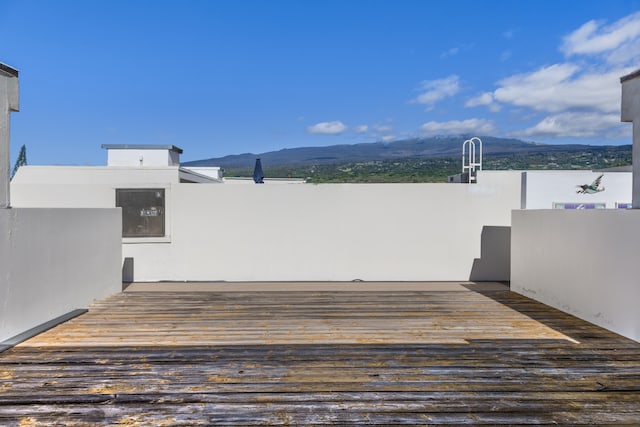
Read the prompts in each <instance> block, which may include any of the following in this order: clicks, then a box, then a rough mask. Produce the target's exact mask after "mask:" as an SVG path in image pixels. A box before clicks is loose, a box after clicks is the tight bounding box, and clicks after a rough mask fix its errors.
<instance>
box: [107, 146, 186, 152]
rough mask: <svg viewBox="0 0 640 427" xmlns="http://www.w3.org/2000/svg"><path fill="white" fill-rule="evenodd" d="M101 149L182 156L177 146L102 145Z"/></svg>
mask: <svg viewBox="0 0 640 427" xmlns="http://www.w3.org/2000/svg"><path fill="white" fill-rule="evenodd" d="M100 147H102V148H104V149H105V150H169V151H175V152H176V153H178V154H182V148H180V147H176V146H175V145H157V144H102V145H101V146H100Z"/></svg>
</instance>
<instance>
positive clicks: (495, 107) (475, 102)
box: [464, 92, 500, 113]
mask: <svg viewBox="0 0 640 427" xmlns="http://www.w3.org/2000/svg"><path fill="white" fill-rule="evenodd" d="M483 105H484V106H486V107H488V108H489V111H491V112H493V113H497V112H498V111H500V105H499V104H497V103H496V102H495V100H494V98H493V93H491V92H484V93H481V94H480V95H478V96H476V97H474V98H470V99H468V100H467V102H465V103H464V106H465V107H467V108H472V107H479V106H483Z"/></svg>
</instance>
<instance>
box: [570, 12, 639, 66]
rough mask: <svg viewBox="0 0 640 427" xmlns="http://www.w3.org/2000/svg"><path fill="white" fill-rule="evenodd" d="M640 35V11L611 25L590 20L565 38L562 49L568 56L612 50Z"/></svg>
mask: <svg viewBox="0 0 640 427" xmlns="http://www.w3.org/2000/svg"><path fill="white" fill-rule="evenodd" d="M639 37H640V12H636V13H633V14H631V15H628V16H626V17H624V18H622V19H620V20H618V21H616V22H614V23H613V24H611V25H606V26H604V25H602V23H601V22H598V21H589V22H587V23H585V24H584V25H582V26H581V27H580V28H578V29H577V30H575V31H574V32H572V33H571V34H569V35H568V36H566V37H565V38H564V41H563V44H562V47H561V50H562V51H563V52H564V53H565V55H567V56H571V55H578V54H583V55H595V54H599V53H604V52H608V51H612V50H615V49H618V48H620V47H621V46H624V44H626V43H628V42H632V41H634V40H636V39H638V38H639Z"/></svg>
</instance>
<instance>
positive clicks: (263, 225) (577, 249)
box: [0, 71, 640, 425]
mask: <svg viewBox="0 0 640 427" xmlns="http://www.w3.org/2000/svg"><path fill="white" fill-rule="evenodd" d="M3 72H4V73H5V74H7V73H6V71H3ZM636 74H637V73H634V74H633V75H631V77H629V76H627V77H629V78H626V79H625V80H623V116H622V117H623V119H624V120H633V121H634V155H635V154H636V149H637V147H638V144H637V137H638V132H635V131H637V126H636V124H637V122H638V121H640V119H639V117H638V116H639V115H640V110H639V109H637V108H636V106H637V105H638V104H637V103H638V99H639V98H638V96H640V93H639V92H637V91H636V89H637V86H636V85H635V84H632V85H629V83H634V82H637V81H638V80H637V79H636V78H635V77H633V76H635V75H636ZM16 76H17V74H16ZM3 77H6V78H9V79H11V78H17V77H15V76H12V75H11V73H9V75H5V76H2V75H0V81H2V80H1V78H3ZM5 83H6V81H5ZM16 83H17V82H16ZM0 87H1V86H0ZM12 87H15V88H17V85H15V86H12ZM12 90H13V89H12ZM14 92H15V94H16V96H17V89H16V91H14ZM14 92H11V91H5V92H4V95H11V94H13V93H14ZM0 95H3V93H0ZM11 96H13V95H11ZM634 97H635V98H634ZM5 98H7V96H5ZM5 98H2V96H0V99H5ZM9 98H10V96H9ZM9 104H10V103H9ZM13 105H14V107H13V108H14V110H15V109H16V108H17V106H16V105H15V104H13ZM11 108H12V107H11V106H9V107H7V109H6V116H7V117H8V112H9V111H11ZM0 116H1V115H0ZM7 123H8V121H7ZM0 131H2V132H4V135H5V136H6V141H7V144H6V145H7V146H8V129H0ZM2 141H3V140H0V142H2ZM162 147H163V148H159V149H157V150H158V151H164V152H165V154H166V156H164V157H163V160H162V162H165V161H166V163H167V164H166V165H165V164H162V165H158V166H145V162H146V161H147V160H145V158H143V159H142V161H140V159H139V158H138V164H136V165H127V166H106V167H97V168H59V169H53V168H47V167H25V168H21V170H20V172H18V175H16V179H15V181H14V182H13V183H12V199H13V196H15V201H16V203H15V207H13V208H12V209H7V208H6V207H8V206H5V208H3V209H0V232H1V233H2V234H1V235H0V260H2V263H0V270H1V271H0V273H1V274H0V297H1V298H2V300H0V304H1V305H0V307H1V308H2V309H1V310H0V424H4V425H25V424H27V425H30V424H66V425H73V424H76V425H89V424H90V425H96V424H98V425H99V424H102V425H114V424H134V425H157V424H166V423H172V424H184V425H193V424H216V425H219V424H231V425H238V424H240V425H242V424H247V423H250V422H254V423H255V422H262V423H264V424H269V423H271V424H273V423H280V424H321V423H342V424H363V423H369V424H371V423H378V424H386V425H388V424H402V423H414V424H432V423H454V424H463V423H478V422H482V423H485V424H490V425H500V424H506V425H514V424H531V423H535V424H586V425H595V424H608V425H611V424H617V423H619V424H633V423H635V422H637V420H638V419H640V400H639V399H638V393H639V392H640V385H639V384H640V383H639V381H638V379H639V378H640V370H639V367H638V364H637V361H638V360H640V312H639V311H638V310H637V301H640V286H638V283H640V282H639V280H638V278H639V277H640V266H639V263H638V259H637V254H638V253H640V226H639V225H640V210H639V209H602V210H596V209H594V210H575V209H572V210H566V209H562V210H559V209H555V210H553V209H549V207H548V202H549V201H550V200H553V199H551V197H553V198H554V199H555V198H556V197H566V196H567V194H569V193H568V192H569V191H571V193H570V195H571V196H572V197H580V198H586V199H585V200H592V201H593V202H594V203H596V200H599V202H597V203H604V204H605V207H607V204H610V203H611V202H612V201H613V202H614V203H617V202H616V200H617V196H615V197H614V198H612V199H611V200H609V199H605V197H609V196H608V195H609V194H611V193H610V189H611V188H612V187H610V186H609V183H608V182H613V180H611V181H605V180H606V179H608V177H609V173H608V172H607V173H606V175H605V176H604V178H602V177H600V176H599V175H601V173H594V172H580V173H581V174H584V175H573V176H571V177H569V178H567V177H566V176H565V177H564V178H563V179H562V180H555V181H553V183H555V184H558V183H561V187H562V189H560V190H558V192H557V193H553V195H552V196H551V195H550V194H552V193H551V191H547V192H546V193H547V194H546V195H547V198H546V199H540V200H538V199H535V198H530V197H528V196H529V195H530V193H528V190H529V189H530V188H537V189H544V188H545V187H546V186H547V184H548V183H549V181H548V180H547V177H546V176H542V175H540V176H536V174H535V173H532V172H531V173H530V172H524V173H523V172H515V173H514V172H510V171H507V172H487V171H482V172H478V173H481V174H482V175H481V176H480V178H481V179H479V180H478V183H477V184H474V185H446V184H444V185H439V184H415V185H414V184H397V185H393V184H387V185H384V184H371V185H325V186H322V185H313V186H307V185H304V186H289V187H287V186H262V185H252V186H225V185H192V184H186V183H185V182H184V181H183V178H182V175H181V172H180V171H181V169H180V167H179V166H178V165H175V164H173V165H171V164H169V163H170V162H173V161H174V160H172V158H171V155H172V154H171V153H175V154H179V153H177V150H179V149H177V147H174V146H162ZM5 148H7V147H5ZM120 149H123V150H127V149H129V148H122V146H120V148H114V150H120ZM138 149H139V148H130V150H132V151H129V152H128V153H124V154H131V153H133V152H134V151H135V150H138ZM143 150H144V149H143ZM150 150H151V151H154V150H156V149H150ZM149 153H150V151H144V152H143V153H142V155H143V156H148V154H149ZM121 154H122V153H121ZM137 155H138V156H139V155H140V154H139V153H138V154H137ZM154 161H155V160H154ZM638 172H639V171H638V169H637V165H636V164H635V162H634V175H635V176H634V185H635V182H636V181H635V180H636V179H637V177H638ZM191 173H192V174H195V175H200V174H197V173H195V172H193V171H192V172H191ZM202 176H203V179H204V178H206V177H205V176H204V175H202ZM618 176H619V177H623V176H628V175H624V174H621V175H618ZM87 177H90V179H88V178H87ZM565 178H567V179H565ZM45 179H46V180H45ZM574 179H575V182H574ZM602 183H606V186H607V191H606V192H605V191H601V190H602V189H603V187H604V185H603V186H600V184H602ZM14 184H15V186H14ZM620 185H621V186H622V184H620ZM576 187H577V188H579V189H581V190H583V191H582V192H579V191H576ZM639 188H640V187H637V186H634V187H633V196H634V197H633V200H634V204H635V202H636V201H637V197H636V196H637V195H638V194H637V190H638V189H639ZM14 190H15V191H14ZM587 190H589V191H587ZM523 194H527V197H525V198H523ZM624 194H628V191H626V193H623V195H624ZM8 195H9V191H8V186H7V191H6V196H7V200H8ZM600 198H602V199H600ZM29 203H30V205H29V206H27V205H28V204H29ZM538 204H539V206H542V207H546V209H522V208H523V207H529V206H533V205H536V206H537V205H538ZM89 205H91V206H89ZM545 205H547V206H545ZM71 206H73V207H71ZM116 207H117V208H116ZM608 207H611V206H608ZM125 269H126V270H127V273H126V274H127V277H133V279H135V280H139V278H143V279H144V280H145V281H147V282H149V283H133V284H131V285H128V287H126V289H125V290H124V292H120V289H122V287H123V283H122V280H123V279H124V275H125V274H124V270H125ZM256 277H259V278H260V280H264V281H269V282H270V283H259V284H256V283H249V282H250V281H252V280H255V278H256ZM154 278H156V279H157V280H161V281H163V283H153V282H152V281H153V279H154ZM167 280H169V281H174V283H167V282H166V281H167ZM381 280H382V281H385V282H384V283H381ZM185 281H198V282H200V283H184V282H185ZM211 281H216V282H217V283H204V282H211ZM435 281H444V283H433V282H435ZM478 281H483V282H485V283H478ZM496 281H500V282H509V281H510V283H509V284H508V285H506V284H504V283H495V282H496ZM223 282H227V283H223ZM310 282H315V283H310ZM425 282H430V283H425ZM487 282H494V283H487ZM85 307H88V312H86V313H85V311H84V310H82V308H85ZM552 307H554V308H555V309H554V308H552ZM81 313H84V314H81ZM566 313H568V314H566ZM78 315H79V317H75V318H73V319H72V320H69V319H71V318H72V317H73V316H78ZM574 316H575V317H574ZM60 322H65V323H62V324H59V323H60ZM49 329H50V330H49ZM46 330H49V331H48V332H45V331H46ZM625 337H626V338H625Z"/></svg>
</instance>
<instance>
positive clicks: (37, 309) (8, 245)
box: [0, 208, 122, 341]
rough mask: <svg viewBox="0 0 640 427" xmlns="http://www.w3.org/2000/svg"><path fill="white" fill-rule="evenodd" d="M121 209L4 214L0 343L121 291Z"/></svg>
mask: <svg viewBox="0 0 640 427" xmlns="http://www.w3.org/2000/svg"><path fill="white" fill-rule="evenodd" d="M121 221H122V219H121V213H120V210H119V209H113V208H112V209H28V208H13V209H0V233H1V236H0V341H3V340H5V339H8V338H10V337H13V336H15V335H17V334H19V333H22V332H24V331H26V330H28V329H30V328H33V327H35V326H37V325H39V324H41V323H44V322H47V321H49V320H51V319H53V318H56V317H58V316H61V315H63V314H65V313H68V312H69V311H72V310H74V309H77V308H86V307H87V306H88V305H89V304H91V303H92V302H93V301H95V300H96V299H100V298H104V297H106V296H108V295H111V294H114V293H116V292H119V291H120V290H121V289H122V288H121V286H122V282H121V274H122V273H121V271H122V270H121V269H122V260H121V258H122V249H121V248H122V245H121V239H120V232H121Z"/></svg>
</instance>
